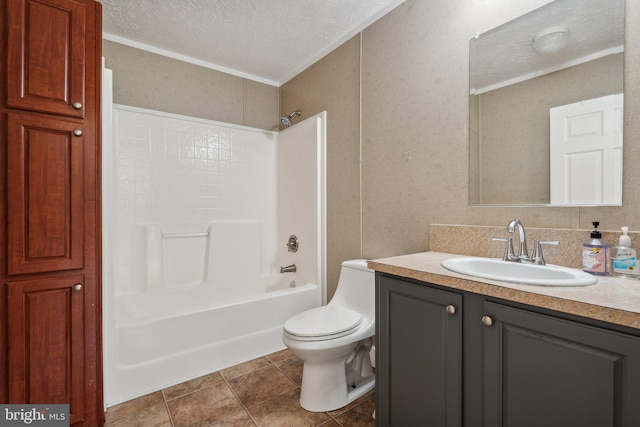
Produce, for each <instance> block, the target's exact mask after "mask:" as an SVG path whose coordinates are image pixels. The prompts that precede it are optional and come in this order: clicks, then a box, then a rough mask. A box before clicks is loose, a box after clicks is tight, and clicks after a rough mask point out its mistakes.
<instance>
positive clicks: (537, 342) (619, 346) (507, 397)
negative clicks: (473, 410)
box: [482, 301, 640, 427]
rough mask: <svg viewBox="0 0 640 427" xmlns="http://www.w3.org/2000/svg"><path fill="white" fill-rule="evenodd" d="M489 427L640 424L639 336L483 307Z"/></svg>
mask: <svg viewBox="0 0 640 427" xmlns="http://www.w3.org/2000/svg"><path fill="white" fill-rule="evenodd" d="M483 311H484V313H485V316H487V317H485V318H484V319H483V320H484V323H486V324H487V325H489V326H485V327H484V330H483V333H482V335H483V337H484V349H483V350H484V360H483V364H484V369H483V370H484V417H485V421H484V425H485V426H496V427H499V426H517V427H539V426H545V427H566V426H580V427H607V426H611V427H613V426H628V427H632V426H634V427H637V426H639V425H640V406H639V405H638V402H640V338H638V337H633V336H630V335H626V334H621V333H617V332H613V331H609V330H606V329H602V328H598V327H593V326H589V325H585V324H582V323H578V322H574V321H569V320H564V319H558V318H556V317H552V316H547V315H543V314H539V313H535V312H531V311H528V310H522V309H519V308H514V307H509V306H507V305H503V304H496V303H493V302H488V301H485V302H484V310H483Z"/></svg>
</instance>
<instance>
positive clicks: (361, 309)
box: [283, 259, 375, 412]
mask: <svg viewBox="0 0 640 427" xmlns="http://www.w3.org/2000/svg"><path fill="white" fill-rule="evenodd" d="M374 333H375V274H374V271H373V270H369V269H368V268H367V261H366V260H362V259H358V260H351V261H345V262H343V263H342V268H341V270H340V279H339V280H338V287H337V288H336V292H335V294H334V296H333V298H332V299H331V301H330V302H329V304H327V305H325V306H323V307H317V308H313V309H311V310H307V311H304V312H302V313H299V314H297V315H295V316H293V317H291V318H289V319H288V320H287V321H286V322H285V323H284V336H283V341H284V344H285V345H286V346H287V347H289V349H290V350H291V352H293V353H294V354H295V355H296V356H297V357H299V358H300V359H301V360H302V361H303V363H304V367H303V372H302V390H301V392H300V405H301V406H302V407H303V408H304V409H306V410H308V411H312V412H325V411H331V410H334V409H338V408H341V407H343V406H346V405H348V404H349V403H351V402H353V401H354V400H355V399H357V398H359V397H360V396H362V395H364V394H365V393H367V392H368V391H370V390H372V389H373V387H374V385H375V375H374V372H373V368H372V367H371V360H370V358H369V351H370V350H371V342H372V337H373V335H374Z"/></svg>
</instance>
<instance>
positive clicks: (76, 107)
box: [71, 101, 82, 110]
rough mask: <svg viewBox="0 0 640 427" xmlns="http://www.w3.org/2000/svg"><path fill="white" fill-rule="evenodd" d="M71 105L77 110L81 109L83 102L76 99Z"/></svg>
mask: <svg viewBox="0 0 640 427" xmlns="http://www.w3.org/2000/svg"><path fill="white" fill-rule="evenodd" d="M71 106H72V107H73V108H75V109H76V110H79V109H81V108H82V103H81V102H78V101H76V102H74V103H73V104H71Z"/></svg>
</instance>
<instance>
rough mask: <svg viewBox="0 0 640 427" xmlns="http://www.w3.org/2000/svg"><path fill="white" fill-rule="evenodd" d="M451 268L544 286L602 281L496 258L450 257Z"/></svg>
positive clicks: (554, 267) (563, 269) (447, 262)
mask: <svg viewBox="0 0 640 427" xmlns="http://www.w3.org/2000/svg"><path fill="white" fill-rule="evenodd" d="M441 264H442V266H443V267H444V268H446V269H447V270H451V271H455V272H456V273H461V274H466V275H469V276H475V277H482V278H484V279H491V280H500V281H503V282H512V283H522V284H526V285H542V286H586V285H593V284H595V283H597V282H598V280H597V279H596V278H595V277H594V276H593V275H591V274H589V273H585V272H584V271H581V270H576V269H573V268H566V267H560V266H558V265H549V264H547V265H533V264H521V263H517V262H508V261H503V260H501V259H495V258H479V257H466V258H450V259H447V260H445V261H442V263H441Z"/></svg>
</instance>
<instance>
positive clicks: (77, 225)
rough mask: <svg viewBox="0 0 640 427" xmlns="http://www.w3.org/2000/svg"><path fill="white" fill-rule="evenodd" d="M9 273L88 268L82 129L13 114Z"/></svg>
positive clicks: (9, 125) (9, 124)
mask: <svg viewBox="0 0 640 427" xmlns="http://www.w3.org/2000/svg"><path fill="white" fill-rule="evenodd" d="M7 128H8V131H7V133H8V138H7V145H8V150H7V154H8V161H7V171H8V173H7V183H8V185H7V194H8V201H9V203H8V212H7V216H8V227H7V231H8V237H9V238H8V248H7V254H8V257H7V258H8V266H7V267H8V273H9V274H10V275H14V274H24V273H39V272H50V271H60V270H69V269H74V268H81V267H82V266H83V251H84V249H83V237H84V236H83V215H82V212H83V181H84V180H83V163H82V155H83V147H82V136H81V135H80V136H76V135H74V132H80V133H81V132H82V130H83V128H82V125H81V124H79V123H78V122H77V121H73V119H67V120H60V119H54V118H50V117H47V116H37V115H32V114H27V113H20V114H14V113H9V114H8V120H7Z"/></svg>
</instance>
